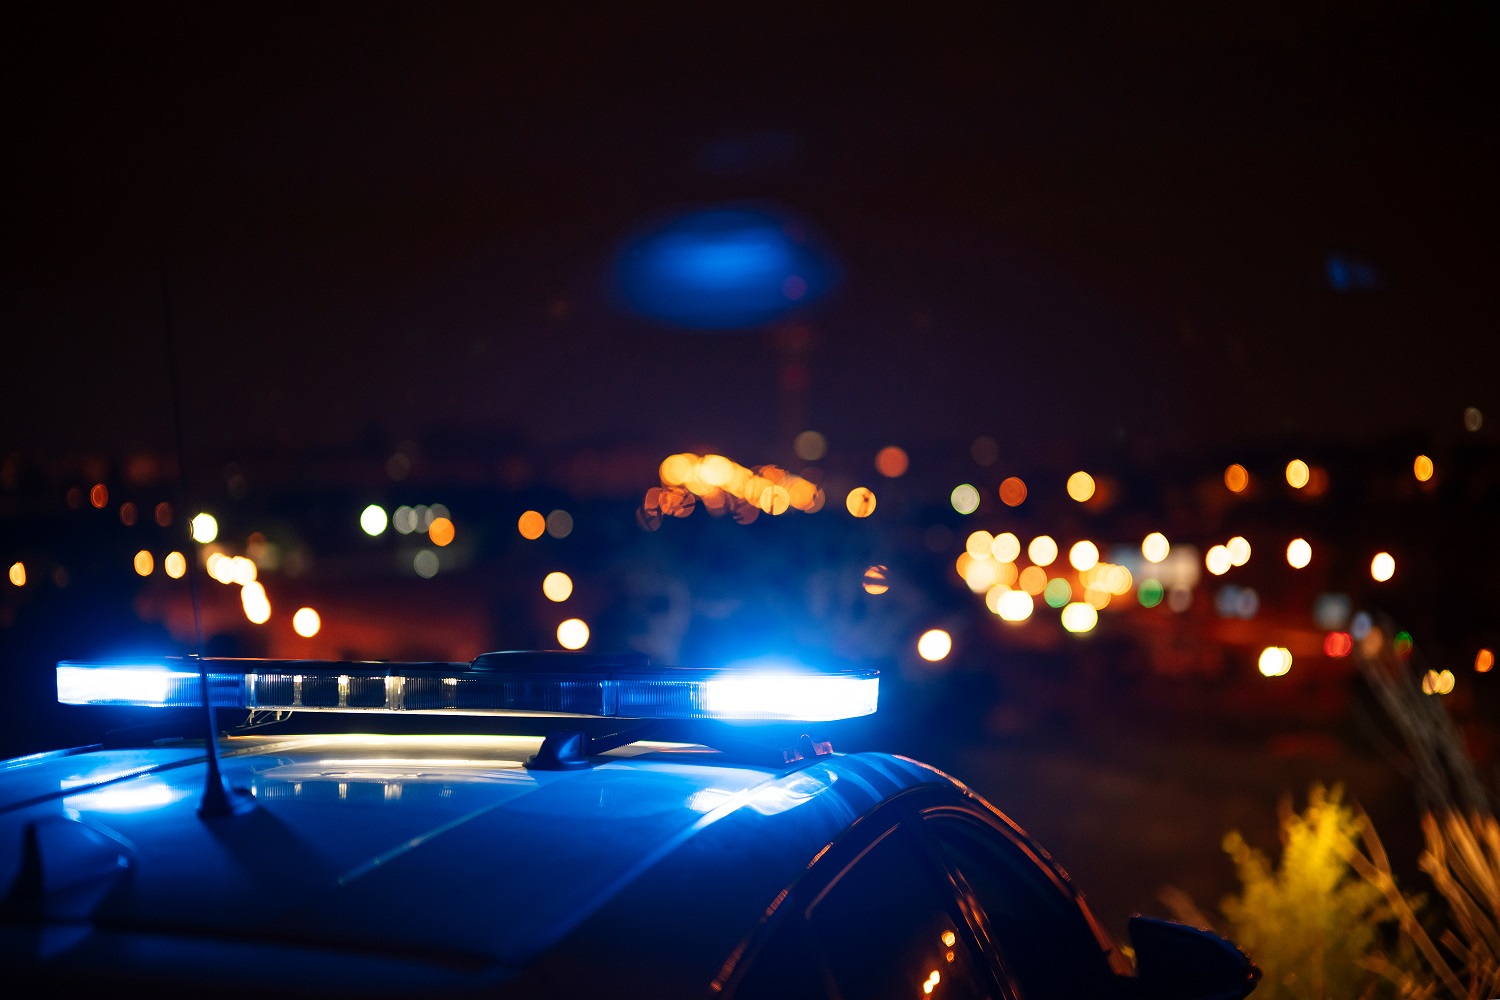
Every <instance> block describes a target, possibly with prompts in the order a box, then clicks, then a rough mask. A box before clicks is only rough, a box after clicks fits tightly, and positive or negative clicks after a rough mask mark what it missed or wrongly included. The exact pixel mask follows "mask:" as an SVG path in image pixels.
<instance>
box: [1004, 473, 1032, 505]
mask: <svg viewBox="0 0 1500 1000" xmlns="http://www.w3.org/2000/svg"><path fill="white" fill-rule="evenodd" d="M1000 502H1001V503H1003V504H1005V506H1007V507H1019V506H1021V504H1023V503H1025V502H1026V483H1025V482H1024V481H1023V480H1022V479H1021V478H1020V477H1019V476H1007V477H1006V478H1005V479H1004V480H1002V481H1001V483H1000Z"/></svg>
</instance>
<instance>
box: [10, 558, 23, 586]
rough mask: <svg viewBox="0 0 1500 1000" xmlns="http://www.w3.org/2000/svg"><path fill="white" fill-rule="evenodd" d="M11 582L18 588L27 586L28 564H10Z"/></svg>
mask: <svg viewBox="0 0 1500 1000" xmlns="http://www.w3.org/2000/svg"><path fill="white" fill-rule="evenodd" d="M10 582H11V583H12V584H13V585H15V586H17V587H24V586H26V564H25V563H23V562H13V563H11V564H10Z"/></svg>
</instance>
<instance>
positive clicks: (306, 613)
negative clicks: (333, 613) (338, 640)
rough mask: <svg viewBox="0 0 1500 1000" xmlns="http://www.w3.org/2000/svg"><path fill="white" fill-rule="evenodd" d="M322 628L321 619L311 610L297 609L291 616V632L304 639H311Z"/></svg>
mask: <svg viewBox="0 0 1500 1000" xmlns="http://www.w3.org/2000/svg"><path fill="white" fill-rule="evenodd" d="M322 627H323V618H322V616H320V615H319V614H318V613H317V612H316V611H314V610H313V609H312V608H298V609H297V613H296V614H294V615H292V631H293V632H296V633H297V634H298V635H300V636H301V637H302V638H304V639H311V638H312V637H313V636H315V635H317V634H318V630H319V629H320V628H322Z"/></svg>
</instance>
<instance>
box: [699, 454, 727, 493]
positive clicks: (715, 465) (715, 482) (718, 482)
mask: <svg viewBox="0 0 1500 1000" xmlns="http://www.w3.org/2000/svg"><path fill="white" fill-rule="evenodd" d="M733 476H734V463H733V462H731V461H730V460H729V459H727V458H725V457H724V456H723V455H704V456H703V460H702V461H701V462H699V463H698V478H699V479H701V480H703V481H704V482H705V483H707V484H708V485H710V486H721V487H722V486H728V485H729V480H730V479H731V478H733Z"/></svg>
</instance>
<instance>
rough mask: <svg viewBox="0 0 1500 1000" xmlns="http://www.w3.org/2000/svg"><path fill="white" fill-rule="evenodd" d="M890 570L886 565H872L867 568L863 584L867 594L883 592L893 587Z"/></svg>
mask: <svg viewBox="0 0 1500 1000" xmlns="http://www.w3.org/2000/svg"><path fill="white" fill-rule="evenodd" d="M888 573H889V571H888V570H887V569H886V568H885V567H884V566H871V567H870V568H869V569H867V570H865V576H864V580H863V586H864V588H865V593H867V594H883V593H885V592H886V591H887V590H890V589H891V584H890V579H889V577H888Z"/></svg>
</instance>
